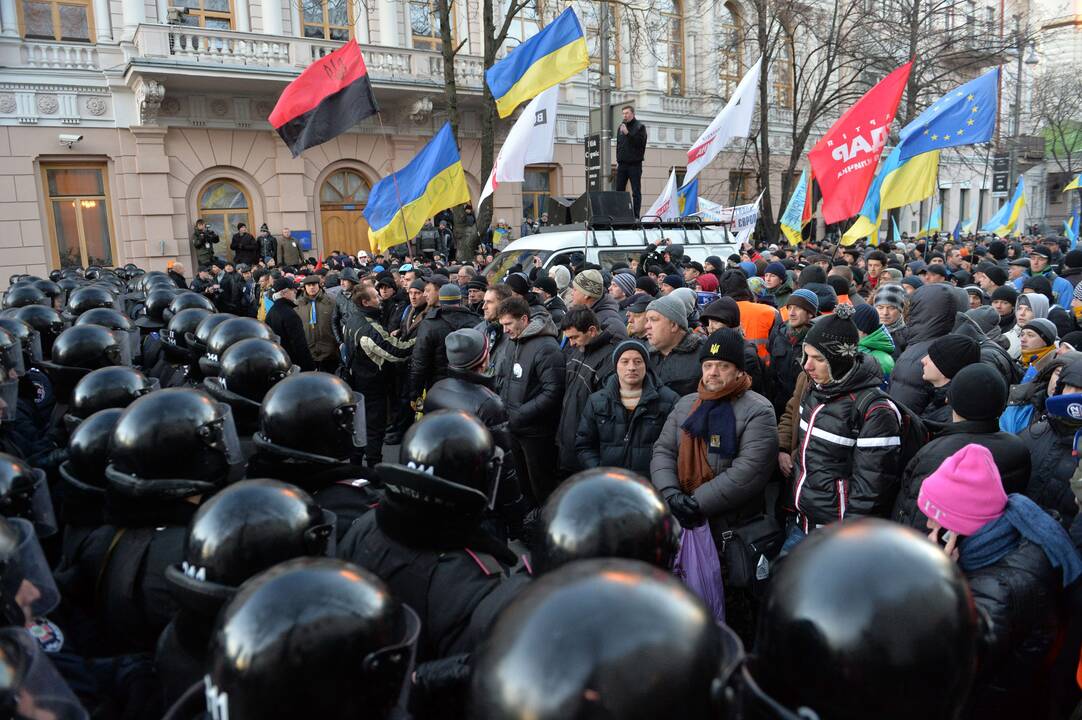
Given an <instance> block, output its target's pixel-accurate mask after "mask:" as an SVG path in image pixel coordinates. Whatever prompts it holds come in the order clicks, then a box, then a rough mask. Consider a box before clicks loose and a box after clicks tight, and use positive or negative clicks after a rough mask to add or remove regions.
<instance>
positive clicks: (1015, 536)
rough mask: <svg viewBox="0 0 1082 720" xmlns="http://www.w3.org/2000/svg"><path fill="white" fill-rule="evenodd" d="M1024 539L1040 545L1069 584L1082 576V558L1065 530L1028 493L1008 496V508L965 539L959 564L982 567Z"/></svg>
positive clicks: (959, 556) (965, 568) (1000, 558)
mask: <svg viewBox="0 0 1082 720" xmlns="http://www.w3.org/2000/svg"><path fill="white" fill-rule="evenodd" d="M1023 538H1025V539H1026V540H1029V541H1030V542H1031V543H1033V544H1034V545H1039V546H1040V547H1041V549H1042V550H1044V554H1045V555H1046V556H1047V557H1048V561H1049V562H1050V563H1052V567H1056V568H1060V569H1061V570H1062V571H1063V586H1064V587H1067V586H1068V585H1070V584H1071V583H1072V582H1074V581H1075V580H1076V579H1078V576H1079V575H1082V558H1080V557H1079V555H1078V551H1077V550H1076V549H1075V546H1074V545H1073V544H1072V543H1071V539H1070V538H1069V537H1068V536H1067V533H1066V532H1065V531H1064V529H1063V528H1062V527H1061V526H1060V524H1059V523H1057V522H1056V521H1055V520H1053V519H1052V517H1051V516H1050V515H1049V514H1048V513H1046V512H1045V511H1044V510H1042V509H1041V508H1040V506H1038V505H1037V503H1035V502H1033V501H1032V500H1030V499H1029V498H1028V497H1026V496H1025V495H1021V494H1019V493H1012V494H1011V495H1008V496H1007V508H1006V511H1005V512H1004V513H1003V514H1002V515H1000V516H999V517H998V518H996V519H995V520H993V521H991V522H990V523H988V524H986V525H985V526H984V527H982V528H981V529H980V530H978V531H977V533H976V534H975V535H971V536H969V537H967V538H962V541H961V544H960V546H959V551H958V565H959V566H960V567H961V568H962V570H963V571H965V572H971V571H973V570H979V569H981V568H983V567H988V566H989V565H994V564H995V563H997V562H999V561H1000V560H1002V559H1003V558H1004V557H1005V556H1006V555H1007V554H1008V553H1010V552H1011V551H1012V550H1014V549H1015V548H1016V547H1018V544H1019V543H1020V542H1021V541H1022V539H1023Z"/></svg>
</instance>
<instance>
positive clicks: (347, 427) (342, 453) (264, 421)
mask: <svg viewBox="0 0 1082 720" xmlns="http://www.w3.org/2000/svg"><path fill="white" fill-rule="evenodd" d="M253 439H254V440H255V443H256V445H257V446H258V447H260V448H265V449H267V450H269V451H271V452H275V453H277V454H285V455H289V456H293V457H295V458H298V459H307V460H310V461H313V462H323V463H333V462H345V461H348V460H349V459H350V457H351V456H352V455H354V454H355V453H356V452H357V449H358V448H361V447H364V444H365V420H364V403H363V402H362V401H361V398H360V397H359V396H358V395H357V394H356V393H354V392H353V390H352V388H350V386H349V385H348V384H347V383H346V381H345V380H343V379H342V378H340V377H338V376H337V375H331V374H330V373H323V372H302V373H298V374H296V375H291V376H289V377H287V378H285V379H284V380H282V381H281V382H279V383H277V384H276V385H275V386H274V387H272V388H271V389H270V390H269V391H267V394H266V396H264V398H263V403H262V405H261V407H260V409H259V432H257V433H256V434H255V436H254V438H253Z"/></svg>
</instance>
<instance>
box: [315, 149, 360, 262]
mask: <svg viewBox="0 0 1082 720" xmlns="http://www.w3.org/2000/svg"><path fill="white" fill-rule="evenodd" d="M370 189H371V188H370V187H369V185H368V181H367V180H365V179H364V177H363V176H362V175H361V174H360V173H359V172H357V171H356V170H350V169H348V168H344V169H342V170H336V171H335V172H333V173H331V175H330V176H329V177H328V178H327V179H326V180H325V181H324V182H323V187H322V188H320V190H319V212H320V217H321V220H322V222H323V252H324V254H330V252H331V251H332V250H341V251H342V252H344V253H349V254H350V255H356V254H357V251H358V250H365V251H367V252H371V251H372V248H370V247H369V246H368V223H367V222H366V221H365V219H364V215H362V214H361V212H362V211H363V210H364V206H365V205H366V204H368V191H369V190H370Z"/></svg>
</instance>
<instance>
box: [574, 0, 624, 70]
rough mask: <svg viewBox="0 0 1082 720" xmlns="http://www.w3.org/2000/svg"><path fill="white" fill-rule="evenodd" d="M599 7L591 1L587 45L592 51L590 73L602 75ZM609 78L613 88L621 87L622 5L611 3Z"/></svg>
mask: <svg viewBox="0 0 1082 720" xmlns="http://www.w3.org/2000/svg"><path fill="white" fill-rule="evenodd" d="M600 19H601V18H600V16H599V13H598V11H597V8H596V7H594V6H593V4H592V3H591V6H590V9H589V10H588V11H587V13H586V15H585V27H584V28H583V30H584V32H585V33H586V47H587V49H588V50H589V53H590V75H591V76H592V77H597V76H600V75H601V42H600V39H601V29H600V28H601V25H600ZM608 24H609V78H610V79H611V82H612V88H613V89H614V90H615V89H619V88H620V6H619V5H618V4H616V3H611V2H610V3H609V23H608Z"/></svg>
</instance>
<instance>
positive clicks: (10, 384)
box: [0, 377, 19, 422]
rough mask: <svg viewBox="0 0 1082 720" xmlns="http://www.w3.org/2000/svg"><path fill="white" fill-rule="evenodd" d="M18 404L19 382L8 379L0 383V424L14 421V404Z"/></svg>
mask: <svg viewBox="0 0 1082 720" xmlns="http://www.w3.org/2000/svg"><path fill="white" fill-rule="evenodd" d="M17 402H19V381H18V380H17V379H15V378H12V377H8V378H6V379H5V380H3V381H0V422H10V421H12V420H14V419H15V404H16V403H17Z"/></svg>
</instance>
